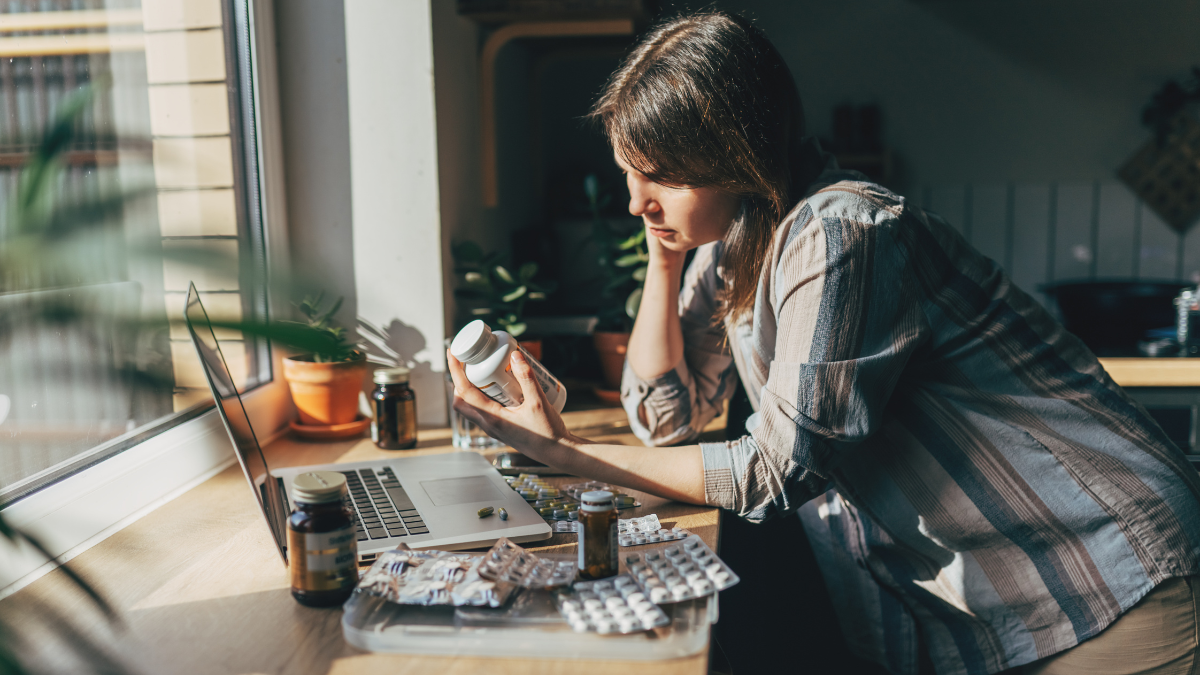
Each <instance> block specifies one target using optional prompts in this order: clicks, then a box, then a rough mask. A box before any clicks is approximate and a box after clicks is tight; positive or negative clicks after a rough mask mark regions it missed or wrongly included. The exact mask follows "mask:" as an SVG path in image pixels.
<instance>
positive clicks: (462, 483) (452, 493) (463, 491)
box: [421, 476, 503, 506]
mask: <svg viewBox="0 0 1200 675" xmlns="http://www.w3.org/2000/svg"><path fill="white" fill-rule="evenodd" d="M421 487H422V488H424V489H425V494H427V495H429V499H430V501H432V502H433V503H434V505H435V506H450V505H451V504H465V503H467V502H483V501H488V500H490V499H500V498H502V496H503V495H501V494H500V491H499V490H497V489H496V486H495V485H493V484H492V481H491V480H490V479H488V477H487V476H470V477H468V478H444V479H442V480H423V481H421Z"/></svg>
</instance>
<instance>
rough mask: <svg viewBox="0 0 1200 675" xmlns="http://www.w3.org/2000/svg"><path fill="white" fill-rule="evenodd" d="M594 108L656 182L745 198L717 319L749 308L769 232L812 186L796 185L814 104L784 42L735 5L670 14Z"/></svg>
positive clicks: (729, 246)
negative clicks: (803, 95) (797, 79)
mask: <svg viewBox="0 0 1200 675" xmlns="http://www.w3.org/2000/svg"><path fill="white" fill-rule="evenodd" d="M591 117H593V118H598V119H599V120H600V121H601V122H602V123H603V125H604V131H605V133H606V134H607V136H608V140H609V142H610V143H611V144H612V146H613V150H614V151H615V152H616V153H617V154H618V155H620V156H621V158H622V159H623V160H625V162H626V163H627V164H629V166H631V167H633V168H634V169H637V170H638V171H640V172H641V173H643V174H645V175H646V177H647V178H649V179H651V180H653V181H655V182H656V183H660V184H663V185H669V186H673V187H690V188H696V187H716V188H719V189H721V190H725V191H728V192H732V193H734V194H736V195H737V196H738V197H740V198H741V200H742V207H743V208H742V209H741V211H740V213H739V216H738V217H737V218H735V220H734V222H733V224H732V225H731V226H730V228H729V231H728V233H727V234H726V235H725V240H724V241H725V250H724V253H723V255H722V261H721V262H722V265H723V266H724V268H725V271H726V272H725V274H726V281H727V282H728V283H727V285H726V293H725V294H724V296H723V298H722V303H721V309H720V310H719V312H718V316H717V317H714V318H723V319H727V318H736V317H738V316H740V315H741V314H743V313H745V312H747V311H749V310H750V309H751V308H752V307H753V305H754V296H755V289H756V288H757V286H758V275H759V272H760V270H761V268H762V265H763V261H764V259H765V258H766V255H767V252H768V250H769V248H770V246H771V235H772V233H773V232H774V230H775V227H776V226H778V224H779V222H780V221H781V220H782V219H783V217H784V216H785V215H786V214H787V211H788V209H789V208H790V207H791V206H792V202H793V200H794V199H795V198H797V197H798V194H796V191H797V190H798V189H802V188H803V187H804V186H803V185H793V183H794V182H795V181H794V179H796V178H799V177H798V176H796V175H795V174H796V173H797V172H798V169H797V166H795V164H796V162H795V161H794V160H793V157H794V156H795V155H796V154H797V153H796V149H797V148H798V147H799V145H800V139H801V138H802V137H803V136H804V114H803V112H802V109H801V106H800V96H799V94H798V93H797V92H796V85H795V83H794V82H793V81H792V74H791V71H789V70H788V67H787V64H785V63H784V61H783V58H782V57H781V56H780V55H779V52H778V51H776V50H775V47H774V46H773V45H772V44H771V43H770V41H768V40H767V38H766V36H765V35H763V34H762V32H761V31H759V30H758V29H757V28H755V27H754V26H753V25H752V24H751V23H750V22H749V21H747V20H746V19H743V18H741V17H739V16H736V15H732V14H728V13H725V12H709V13H703V14H691V15H686V16H681V17H679V18H676V19H672V20H669V21H667V22H665V23H663V24H660V25H659V26H657V27H655V28H653V29H652V30H651V31H650V32H649V33H648V34H647V35H646V36H645V37H644V38H643V39H642V41H641V42H640V43H638V45H637V46H636V47H635V48H634V49H633V51H632V53H630V54H629V56H628V57H626V59H625V61H624V62H623V63H622V64H621V67H620V68H618V69H617V71H616V72H615V73H613V75H612V77H611V78H610V80H609V82H608V84H607V85H606V86H605V88H604V92H603V93H602V94H601V96H600V99H599V100H598V101H597V102H596V105H595V106H594V107H593V108H592V112H591Z"/></svg>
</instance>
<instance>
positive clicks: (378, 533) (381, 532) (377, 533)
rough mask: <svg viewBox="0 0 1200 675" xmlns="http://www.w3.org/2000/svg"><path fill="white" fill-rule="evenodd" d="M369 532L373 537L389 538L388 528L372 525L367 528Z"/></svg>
mask: <svg viewBox="0 0 1200 675" xmlns="http://www.w3.org/2000/svg"><path fill="white" fill-rule="evenodd" d="M367 534H369V535H371V538H372V539H387V536H388V534H387V530H385V529H383V528H382V527H372V528H371V529H369V530H367Z"/></svg>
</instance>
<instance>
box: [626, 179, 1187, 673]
mask: <svg viewBox="0 0 1200 675" xmlns="http://www.w3.org/2000/svg"><path fill="white" fill-rule="evenodd" d="M721 248H722V245H721V243H720V242H717V243H713V244H709V245H706V246H704V247H701V248H700V249H698V251H697V254H696V257H695V259H694V260H693V262H692V264H691V266H690V267H689V268H688V271H687V273H686V277H685V281H684V284H683V288H682V291H681V293H680V299H679V313H680V322H681V325H682V329H683V335H684V343H685V345H686V348H685V356H684V359H683V361H682V362H680V363H679V364H678V365H676V367H675V368H674V369H673V370H672V371H670V372H668V373H666V374H665V375H662V376H661V377H658V378H656V379H654V380H650V381H646V380H641V379H639V378H638V377H637V376H636V375H634V374H633V372H632V371H631V370H630V369H628V368H626V371H625V377H624V381H623V383H622V392H621V393H622V397H623V400H624V405H625V408H626V410H627V411H628V413H629V419H630V423H631V424H632V426H633V428H634V431H635V432H636V433H637V434H638V435H639V437H641V438H642V439H643V440H644V441H645V442H647V443H648V444H652V445H669V444H677V443H682V442H686V441H688V440H690V439H692V438H693V437H695V435H696V434H697V432H698V430H700V429H701V428H703V426H704V425H705V424H706V423H707V422H708V421H710V420H711V419H712V418H713V417H714V416H715V415H717V414H718V413H719V412H720V410H721V407H722V404H723V402H724V400H725V399H726V398H728V397H729V396H730V394H731V390H732V389H733V388H734V387H733V384H734V381H733V378H734V377H735V376H737V375H735V373H736V374H740V377H741V379H742V382H743V383H744V384H745V388H746V390H747V392H748V394H749V396H750V399H751V403H752V404H753V406H754V409H755V410H756V411H757V412H756V413H755V414H754V415H752V416H751V417H750V419H749V420H748V421H747V423H746V428H747V431H748V432H749V433H748V435H746V436H744V437H743V438H740V439H738V440H735V441H729V442H727V443H704V444H701V446H700V447H701V452H702V454H703V458H704V484H705V499H706V500H707V501H708V503H710V504H714V505H717V506H720V507H722V508H725V509H729V510H731V511H733V512H735V513H737V514H739V515H740V516H742V517H744V518H746V519H748V520H751V521H761V520H763V519H765V518H768V517H770V516H772V515H775V514H786V513H790V512H793V511H797V510H799V511H800V514H801V518H802V520H803V522H804V524H805V527H806V530H807V532H808V534H809V537H810V540H811V542H812V545H813V548H814V551H815V553H816V554H817V559H818V561H819V565H820V567H821V570H822V573H823V575H824V576H825V578H826V581H827V583H828V585H829V591H830V594H831V596H832V598H833V601H834V606H835V607H837V609H838V612H839V617H838V618H839V620H840V623H841V625H842V628H843V631H844V633H845V635H846V638H847V640H848V642H849V643H850V646H851V648H852V649H853V650H854V651H855V652H856V653H858V654H860V655H863V656H865V657H866V658H868V659H872V660H874V661H876V662H878V663H880V664H881V665H884V666H886V667H887V668H889V669H890V670H891V671H893V672H896V673H914V672H916V663H917V649H918V645H917V638H916V635H917V628H916V627H917V626H919V627H920V632H921V634H922V635H923V636H924V639H925V642H926V644H927V646H928V649H929V651H930V655H931V657H932V660H933V663H934V665H935V667H936V669H937V672H938V673H939V674H940V675H951V674H956V673H971V674H983V673H995V672H997V671H1001V670H1004V669H1006V668H1012V667H1015V666H1019V665H1021V664H1025V663H1029V662H1031V661H1035V660H1037V659H1040V658H1044V657H1046V656H1050V655H1051V654H1055V653H1057V652H1060V651H1062V650H1064V649H1067V648H1070V647H1072V646H1074V645H1076V644H1078V643H1079V642H1081V641H1083V640H1086V639H1087V638H1089V637H1091V636H1093V635H1096V634H1097V633H1099V632H1100V631H1102V630H1103V629H1104V628H1105V627H1106V626H1108V625H1109V624H1110V623H1112V621H1113V620H1114V619H1116V617H1117V616H1118V615H1120V614H1121V612H1123V611H1125V610H1127V609H1129V608H1130V607H1132V606H1133V605H1134V604H1135V603H1137V602H1138V600H1140V599H1141V598H1142V597H1143V596H1144V595H1146V593H1148V592H1149V591H1150V590H1151V589H1152V588H1153V587H1154V586H1155V585H1156V584H1158V583H1161V582H1162V581H1163V580H1165V579H1168V578H1171V577H1177V576H1186V575H1191V574H1195V573H1197V572H1198V571H1200V567H1198V565H1197V559H1198V548H1197V547H1198V546H1200V502H1198V500H1197V496H1198V495H1200V480H1198V476H1197V473H1196V471H1195V470H1194V469H1192V467H1190V466H1189V464H1188V462H1187V460H1186V458H1185V457H1184V455H1183V454H1182V453H1181V452H1180V451H1179V449H1178V448H1176V447H1175V446H1174V445H1173V444H1172V443H1171V442H1170V441H1169V440H1167V438H1166V436H1165V435H1164V434H1163V432H1162V430H1161V429H1160V428H1159V427H1158V425H1157V424H1155V423H1154V422H1153V421H1152V420H1151V419H1150V417H1149V416H1148V415H1147V413H1146V411H1145V410H1144V409H1143V408H1142V407H1141V406H1140V405H1138V404H1137V403H1136V402H1134V401H1133V400H1132V399H1130V398H1129V396H1128V395H1126V394H1125V392H1124V391H1122V390H1121V388H1120V387H1118V386H1117V385H1116V384H1115V383H1114V382H1113V381H1112V379H1111V378H1109V376H1108V374H1107V373H1105V371H1104V369H1103V368H1102V367H1101V366H1100V364H1099V363H1098V362H1097V360H1096V358H1095V357H1094V356H1093V355H1092V354H1091V352H1090V351H1088V349H1087V348H1086V347H1084V345H1083V344H1082V343H1081V342H1080V341H1079V340H1078V339H1077V338H1075V337H1074V336H1072V335H1071V334H1069V333H1067V332H1066V331H1064V330H1063V328H1062V326H1060V325H1059V324H1058V323H1057V322H1056V321H1055V320H1054V319H1053V318H1051V316H1050V315H1049V314H1048V313H1047V312H1046V311H1045V310H1044V309H1043V308H1042V307H1041V306H1040V305H1039V304H1038V303H1037V302H1035V301H1034V300H1033V299H1031V298H1030V297H1029V296H1028V295H1027V294H1026V293H1024V292H1022V291H1021V290H1020V289H1019V288H1017V287H1015V286H1013V285H1012V283H1011V281H1010V280H1009V278H1008V276H1007V275H1006V274H1005V273H1004V271H1003V270H1002V269H1001V268H1000V267H999V265H997V264H996V263H995V262H994V261H992V260H990V259H988V258H986V257H984V256H983V255H981V254H980V253H979V252H977V251H975V250H974V249H972V248H971V246H970V245H969V244H967V242H966V241H965V240H963V238H962V237H961V236H959V235H958V234H957V233H956V232H955V231H954V230H953V229H952V228H951V227H949V226H948V225H947V224H946V223H945V222H944V221H942V220H941V219H940V218H939V217H938V216H936V215H935V214H933V213H930V212H926V211H922V210H921V209H918V208H916V207H914V206H913V205H911V204H909V203H908V202H906V201H905V200H904V199H903V198H901V197H898V196H896V195H894V194H892V193H890V192H888V191H886V190H885V189H883V188H881V187H879V186H878V185H873V184H871V183H867V182H863V177H862V176H861V175H860V174H857V173H852V172H838V171H837V168H836V165H835V164H833V163H832V160H830V161H829V163H828V164H827V170H826V172H825V173H823V174H821V176H820V177H819V179H818V180H817V181H816V182H815V183H814V184H813V185H811V186H810V188H809V194H808V196H807V197H806V198H805V199H803V200H802V201H801V202H800V203H799V204H798V205H797V206H796V208H795V209H793V211H792V212H791V213H790V214H789V215H788V217H787V218H786V219H785V220H784V222H783V223H782V224H781V225H780V227H779V228H778V231H777V232H776V235H775V238H774V241H773V247H772V249H771V252H770V254H769V256H768V258H767V261H766V263H765V264H764V266H763V267H764V268H763V270H762V275H761V277H760V279H759V283H758V291H757V298H756V301H755V305H754V311H753V315H752V316H750V317H747V318H746V319H745V320H743V321H741V322H738V323H735V324H730V325H725V326H721V325H715V324H714V323H713V320H712V317H713V314H714V310H715V309H716V307H717V297H718V295H719V293H720V292H721V290H722V284H723V275H722V272H721ZM639 407H641V408H642V409H643V412H644V414H645V417H646V420H647V424H646V425H642V424H641V423H639V421H638V408H639Z"/></svg>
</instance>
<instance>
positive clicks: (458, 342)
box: [450, 319, 496, 363]
mask: <svg viewBox="0 0 1200 675" xmlns="http://www.w3.org/2000/svg"><path fill="white" fill-rule="evenodd" d="M495 344H496V336H495V335H493V334H492V329H491V328H488V326H487V324H486V323H484V322H483V321H481V320H479V319H476V320H474V321H472V322H471V323H469V324H467V325H465V326H463V329H462V330H460V331H458V335H455V336H454V341H453V342H451V343H450V353H451V354H452V355H453V356H454V358H456V359H458V360H459V361H462V362H463V363H479V362H480V361H483V359H484V357H485V356H486V355H487V354H488V353H489V352H491V351H492V350H493V349H495Z"/></svg>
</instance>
